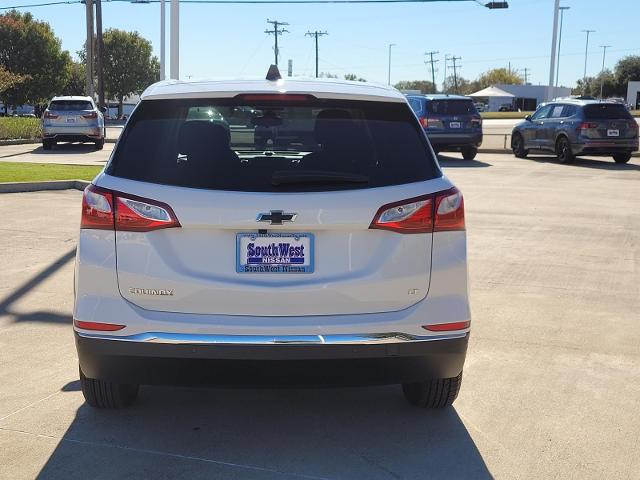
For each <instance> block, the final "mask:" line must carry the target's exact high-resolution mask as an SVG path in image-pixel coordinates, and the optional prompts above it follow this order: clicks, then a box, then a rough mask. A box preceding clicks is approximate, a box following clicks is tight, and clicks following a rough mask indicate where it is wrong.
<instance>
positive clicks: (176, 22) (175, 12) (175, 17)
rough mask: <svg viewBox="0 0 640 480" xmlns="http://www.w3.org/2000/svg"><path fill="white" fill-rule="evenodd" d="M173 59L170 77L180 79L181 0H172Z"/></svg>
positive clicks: (171, 35) (171, 60) (171, 37)
mask: <svg viewBox="0 0 640 480" xmlns="http://www.w3.org/2000/svg"><path fill="white" fill-rule="evenodd" d="M170 28H171V32H170V38H169V41H170V43H171V47H170V50H171V59H170V65H169V77H170V78H172V79H174V80H178V79H180V1H179V0H171V21H170Z"/></svg>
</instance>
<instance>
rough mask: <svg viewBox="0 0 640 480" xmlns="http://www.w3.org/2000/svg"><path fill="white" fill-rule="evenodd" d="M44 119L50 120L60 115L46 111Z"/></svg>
mask: <svg viewBox="0 0 640 480" xmlns="http://www.w3.org/2000/svg"><path fill="white" fill-rule="evenodd" d="M44 118H49V119H52V118H58V115H56V114H55V113H51V112H50V111H48V110H46V111H45V112H44Z"/></svg>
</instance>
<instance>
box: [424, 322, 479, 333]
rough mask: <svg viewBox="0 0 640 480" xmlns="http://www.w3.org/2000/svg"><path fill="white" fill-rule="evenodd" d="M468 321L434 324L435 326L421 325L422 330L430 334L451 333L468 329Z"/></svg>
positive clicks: (469, 323)
mask: <svg viewBox="0 0 640 480" xmlns="http://www.w3.org/2000/svg"><path fill="white" fill-rule="evenodd" d="M469 325H471V322H470V321H466V322H451V323H436V324H435V325H423V326H422V328H424V329H425V330H429V331H430V332H451V331H453V330H464V329H466V328H469Z"/></svg>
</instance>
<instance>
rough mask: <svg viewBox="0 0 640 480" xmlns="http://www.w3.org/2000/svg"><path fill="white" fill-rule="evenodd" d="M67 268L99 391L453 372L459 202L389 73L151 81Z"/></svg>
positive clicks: (80, 346) (449, 375)
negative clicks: (385, 76) (365, 80)
mask: <svg viewBox="0 0 640 480" xmlns="http://www.w3.org/2000/svg"><path fill="white" fill-rule="evenodd" d="M247 111H251V112H252V115H251V118H250V119H249V120H247V117H246V114H245V113H244V112H247ZM75 278H76V280H75V282H76V285H75V291H76V297H75V305H74V312H73V316H74V331H75V340H76V345H77V350H78V357H79V362H80V379H81V383H82V391H83V393H84V396H85V399H86V401H87V402H88V403H89V404H90V405H92V406H94V407H102V408H115V407H123V406H126V405H128V404H130V403H131V402H133V401H134V400H135V398H136V396H137V392H138V386H139V385H141V384H156V385H157V384H171V385H177V384H179V385H196V384H205V385H243V386H255V385H269V386H278V385H284V384H289V385H291V384H294V385H307V386H325V385H345V384H346V385H354V384H362V385H372V384H401V385H402V388H403V392H404V395H405V397H406V398H407V400H408V401H409V402H410V403H412V404H414V405H417V406H420V407H445V406H448V405H451V403H453V401H454V400H455V398H456V396H457V394H458V391H459V389H460V383H461V379H462V368H463V364H464V359H465V355H466V350H467V342H468V337H469V326H470V309H469V302H468V293H467V258H466V234H465V221H464V202H463V198H462V195H461V193H460V192H459V191H458V190H457V189H456V188H455V186H454V185H453V184H452V183H451V182H450V181H449V180H448V179H447V178H446V177H444V176H443V174H442V172H441V170H440V168H439V166H438V163H437V161H436V159H435V158H434V155H433V151H432V149H431V148H430V146H429V143H428V140H427V138H426V136H425V134H424V131H423V129H422V128H421V126H420V124H419V122H418V120H417V119H416V117H415V115H414V114H413V113H412V111H411V109H410V107H409V105H408V104H407V102H406V100H405V98H404V97H403V96H402V95H401V94H400V93H399V92H397V91H396V90H394V89H391V88H387V87H383V86H375V85H370V84H362V83H359V82H354V83H351V82H341V81H318V80H289V79H287V80H286V81H285V80H282V79H274V80H255V81H217V82H175V81H171V82H161V83H157V84H155V85H152V86H151V87H149V88H148V89H147V90H146V92H145V93H144V94H143V95H142V100H141V102H140V104H139V105H138V107H137V108H136V110H135V112H134V113H133V114H132V116H131V117H130V119H129V121H128V123H127V125H126V127H125V128H124V131H123V132H122V135H121V137H120V139H119V141H118V144H117V146H116V148H115V150H114V152H113V154H112V156H111V158H110V160H109V162H108V164H107V166H106V167H105V169H104V171H103V172H102V173H100V174H99V175H98V176H97V177H96V178H95V179H94V180H93V182H92V184H91V185H90V186H89V187H87V189H86V190H85V192H84V196H83V200H82V221H81V229H80V238H79V244H78V250H77V259H76V277H75Z"/></svg>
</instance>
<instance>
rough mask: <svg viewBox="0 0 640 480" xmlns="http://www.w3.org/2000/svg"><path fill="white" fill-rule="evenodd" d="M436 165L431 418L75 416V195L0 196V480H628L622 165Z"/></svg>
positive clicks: (258, 411) (189, 399) (233, 398)
mask: <svg viewBox="0 0 640 480" xmlns="http://www.w3.org/2000/svg"><path fill="white" fill-rule="evenodd" d="M3 148H4V147H3ZM441 161H442V164H443V166H444V168H445V172H446V174H447V175H449V176H450V177H451V178H452V180H453V181H455V182H456V184H457V185H459V186H460V188H461V190H462V191H463V193H464V195H465V204H466V209H467V215H466V216H467V228H468V234H469V261H470V278H471V282H470V285H471V302H472V309H473V317H472V319H473V320H472V335H471V342H470V346H469V356H468V358H467V364H466V368H465V374H464V375H465V379H464V383H463V388H462V391H461V394H460V397H459V399H458V401H457V402H456V403H455V404H454V407H453V408H451V409H449V410H445V411H435V412H424V411H420V410H417V409H414V408H411V407H409V406H407V405H405V403H404V400H403V398H402V394H401V392H400V389H399V387H379V388H377V387H376V388H367V389H339V390H333V389H323V390H313V389H311V390H302V389H300V390H299V389H291V390H246V389H241V390H228V389H194V390H191V389H181V388H149V387H147V388H145V387H143V388H142V390H141V397H140V399H139V402H138V403H137V404H136V405H135V406H134V407H132V408H130V409H128V410H126V411H95V410H93V409H90V408H88V407H86V406H85V405H84V404H83V402H82V394H81V393H80V392H79V391H78V389H79V382H78V381H77V375H78V373H77V363H76V362H77V360H76V357H75V349H74V347H73V336H72V331H71V305H72V296H73V284H72V280H73V256H74V248H75V242H76V237H77V227H78V222H79V216H80V198H81V197H80V192H76V191H66V192H39V193H28V194H4V195H0V218H2V219H3V226H2V228H1V229H0V244H2V245H3V246H4V247H5V248H4V249H2V250H0V264H2V265H3V269H2V270H1V271H0V364H2V366H3V367H2V369H0V385H2V389H1V392H2V394H1V395H0V478H12V479H22V478H33V477H38V478H42V479H44V478H47V479H49V478H61V479H62V478H64V479H65V480H66V479H72V478H78V479H80V478H82V479H84V478H86V475H87V472H91V475H92V477H93V478H114V477H120V478H125V477H127V476H128V477H139V476H145V477H148V478H159V479H162V478H175V477H183V478H203V479H204V478H260V479H267V478H278V479H281V478H367V479H387V478H416V479H423V478H428V477H433V478H442V477H447V478H490V477H491V476H495V477H496V478H508V479H514V478H567V479H570V478H575V479H588V478H594V479H596V478H597V479H600V478H621V479H624V478H629V479H631V478H636V477H637V472H638V470H639V469H640V459H638V457H637V455H635V452H636V450H637V445H638V444H640V418H639V417H638V415H637V405H638V404H639V403H640V387H639V386H638V380H637V379H638V378H640V357H638V345H639V344H640V328H639V327H638V321H637V319H638V313H637V312H638V311H640V286H639V285H640V281H639V280H640V278H639V273H638V272H640V263H639V259H640V251H639V250H638V245H640V213H639V212H638V211H637V209H636V208H634V206H635V205H636V204H637V198H638V196H639V195H640V166H639V165H638V161H637V159H632V160H631V163H629V164H626V165H616V164H614V163H613V162H612V161H608V160H606V159H598V160H591V159H588V158H587V159H579V160H578V161H577V162H576V164H574V165H560V164H558V163H557V161H556V160H555V159H553V158H552V157H533V158H531V159H525V160H521V159H515V158H514V157H512V156H511V155H488V154H480V155H478V157H477V158H476V161H471V162H467V161H463V160H461V159H458V158H457V157H455V156H454V155H451V157H447V156H441Z"/></svg>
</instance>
